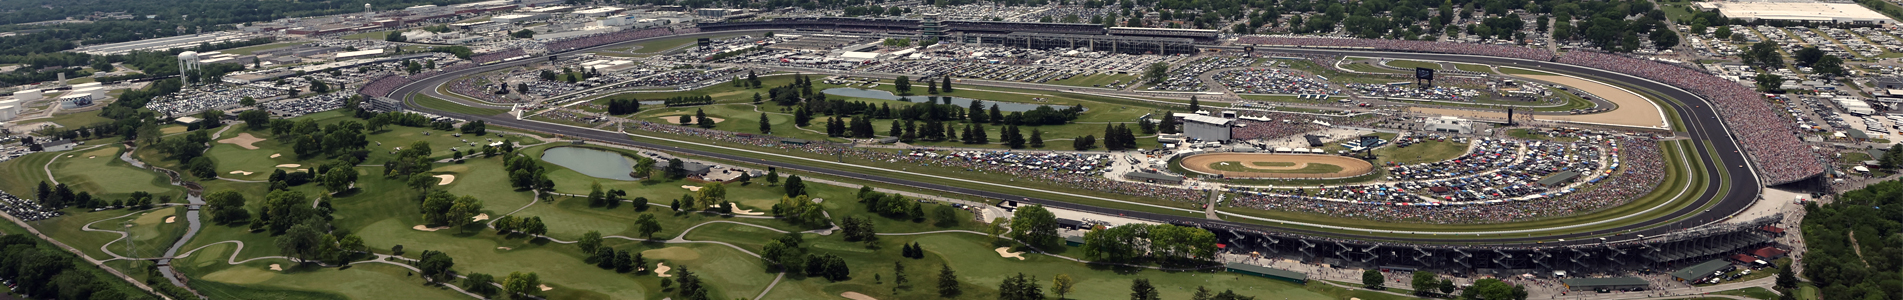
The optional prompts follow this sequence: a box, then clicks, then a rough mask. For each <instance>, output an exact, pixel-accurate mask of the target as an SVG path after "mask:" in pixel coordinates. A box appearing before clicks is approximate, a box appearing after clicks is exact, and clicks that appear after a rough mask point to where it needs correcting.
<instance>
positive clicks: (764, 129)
mask: <svg viewBox="0 0 1903 300" xmlns="http://www.w3.org/2000/svg"><path fill="white" fill-rule="evenodd" d="M756 96H757V94H756ZM760 134H773V123H771V122H768V121H767V118H766V113H760Z"/></svg>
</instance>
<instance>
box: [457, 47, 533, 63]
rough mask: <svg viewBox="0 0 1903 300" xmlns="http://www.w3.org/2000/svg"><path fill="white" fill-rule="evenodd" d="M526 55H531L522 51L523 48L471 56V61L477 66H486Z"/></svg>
mask: <svg viewBox="0 0 1903 300" xmlns="http://www.w3.org/2000/svg"><path fill="white" fill-rule="evenodd" d="M524 55H529V53H528V52H527V51H522V48H514V49H509V50H503V51H496V52H493V53H484V54H477V55H475V56H470V57H469V61H473V62H476V64H486V63H490V62H496V61H501V60H503V59H508V58H511V57H517V56H524Z"/></svg>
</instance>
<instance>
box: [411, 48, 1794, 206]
mask: <svg viewBox="0 0 1903 300" xmlns="http://www.w3.org/2000/svg"><path fill="white" fill-rule="evenodd" d="M611 46H613V45H604V46H599V47H597V48H606V47H611ZM1265 49H1266V48H1265ZM589 50H592V49H589ZM589 50H582V51H589ZM1276 50H1278V51H1288V52H1308V53H1318V54H1320V53H1325V54H1331V55H1340V54H1341V53H1344V52H1368V53H1366V54H1363V55H1378V56H1383V57H1393V58H1404V59H1405V58H1414V59H1430V60H1441V61H1456V62H1469V63H1482V64H1495V65H1520V66H1533V67H1536V68H1541V69H1545V70H1550V71H1556V72H1560V73H1568V74H1573V75H1576V76H1582V77H1587V78H1593V79H1600V80H1606V81H1611V82H1619V83H1622V84H1625V85H1627V86H1635V87H1639V88H1643V89H1649V90H1652V91H1656V92H1659V93H1662V94H1664V96H1665V97H1667V98H1672V99H1676V100H1678V101H1681V102H1683V103H1678V102H1674V103H1670V105H1671V106H1672V107H1673V108H1674V109H1675V110H1676V111H1677V113H1678V114H1679V115H1680V118H1681V119H1683V120H1688V121H1689V122H1688V123H1687V124H1684V125H1685V127H1686V129H1687V130H1688V132H1687V135H1688V137H1689V138H1691V139H1693V140H1695V141H1709V142H1710V144H1709V145H1707V144H1706V143H1693V144H1694V147H1696V148H1697V150H1698V151H1697V153H1695V154H1697V155H1700V156H1705V158H1704V160H1703V162H1702V163H1703V166H1702V168H1699V169H1702V170H1703V171H1704V172H1706V176H1707V178H1717V177H1718V176H1721V175H1729V176H1730V177H1731V180H1732V181H1733V182H1735V183H1736V184H1733V185H1731V186H1730V187H1729V190H1727V192H1728V193H1726V197H1724V198H1722V199H1719V198H1717V194H1718V193H1719V192H1720V189H1721V188H1723V185H1721V184H1720V183H1719V182H1717V181H1715V180H1714V181H1711V182H1707V183H1706V187H1707V189H1706V191H1705V192H1703V193H1701V194H1699V195H1697V198H1696V200H1695V203H1693V205H1690V206H1687V207H1686V208H1684V209H1681V210H1678V211H1673V212H1672V213H1670V214H1668V215H1666V216H1664V217H1661V218H1658V219H1653V220H1648V221H1644V222H1638V223H1636V224H1629V225H1625V226H1619V227H1618V228H1613V229H1605V230H1597V231H1591V232H1570V233H1565V234H1555V235H1546V236H1537V237H1535V236H1527V237H1503V238H1491V239H1478V240H1469V242H1473V241H1480V242H1491V243H1496V244H1532V243H1535V242H1536V241H1539V240H1549V239H1555V238H1560V239H1568V240H1570V241H1567V242H1559V243H1546V244H1584V243H1596V241H1589V240H1587V239H1585V238H1584V237H1590V236H1597V235H1604V234H1644V235H1646V236H1657V235H1662V234H1665V233H1668V232H1671V231H1674V230H1678V229H1681V228H1685V227H1692V226H1695V225H1702V224H1707V223H1712V222H1720V221H1723V220H1725V219H1726V218H1728V217H1729V216H1730V215H1732V214H1735V213H1737V212H1739V211H1742V210H1743V209H1745V208H1746V207H1748V206H1750V204H1751V203H1752V202H1754V201H1756V200H1757V198H1758V197H1759V194H1760V191H1759V187H1760V186H1761V185H1760V184H1758V183H1757V182H1759V180H1758V178H1757V176H1756V174H1755V173H1754V172H1752V171H1751V170H1750V169H1749V168H1748V166H1746V165H1745V164H1746V161H1745V159H1744V157H1743V154H1741V153H1739V152H1737V151H1738V149H1739V147H1738V145H1737V144H1736V142H1735V141H1734V140H1733V139H1732V136H1731V135H1729V134H1728V133H1727V132H1726V129H1725V128H1724V124H1722V122H1719V121H1718V120H1717V119H1716V118H1717V114H1716V113H1715V112H1714V111H1712V109H1711V108H1710V106H1709V104H1708V102H1707V101H1705V100H1704V99H1703V98H1699V97H1697V96H1696V95H1693V94H1691V93H1690V92H1686V91H1684V90H1680V89H1677V88H1675V87H1671V86H1667V85H1665V84H1662V83H1658V82H1653V81H1649V80H1644V79H1641V78H1637V77H1633V76H1630V75H1625V74H1619V73H1613V72H1609V71H1604V70H1598V69H1591V68H1585V67H1579V66H1571V65H1563V64H1557V63H1549V62H1537V61H1528V60H1519V59H1510V58H1497V57H1482V56H1467V55H1448V54H1426V53H1396V52H1372V51H1341V50H1319V49H1276ZM535 61H539V59H526V60H520V61H514V62H508V63H503V64H496V65H489V66H482V67H476V68H470V69H466V70H463V71H459V72H454V73H448V74H443V75H439V76H438V77H434V78H428V79H424V80H420V81H418V82H415V83H411V84H410V85H406V86H404V87H402V88H400V89H398V90H397V91H396V92H395V93H393V94H394V95H397V97H400V99H402V100H403V103H404V106H405V107H407V108H409V109H412V110H419V111H426V112H430V113H435V114H439V115H445V116H451V117H458V118H464V119H469V120H483V121H485V122H488V123H490V124H497V125H498V126H507V127H513V128H521V129H525V130H532V131H539V132H547V133H555V134H563V135H567V136H571V137H577V138H583V139H592V140H597V141H607V142H610V143H616V144H622V145H626V146H634V147H642V148H649V149H660V150H665V151H669V152H679V153H685V154H688V155H696V156H703V157H711V158H716V159H723V160H730V161H736V162H740V163H747V164H757V165H764V166H775V167H779V168H786V169H789V170H797V171H803V172H813V173H821V174H825V175H830V176H838V177H845V178H852V179H857V180H867V181H876V182H885V183H891V184H899V185H906V186H915V187H920V188H925V189H932V190H939V191H945V192H951V193H959V194H965V195H972V196H978V197H985V198H992V199H1020V200H1019V201H1021V202H1028V203H1033V204H1043V205H1048V206H1052V207H1058V208H1064V209H1072V210H1079V211H1087V212H1092V213H1098V214H1105V215H1122V216H1128V217H1134V218H1143V219H1151V220H1161V221H1183V222H1194V223H1205V224H1215V225H1226V226H1236V227H1265V226H1263V225H1256V224H1252V223H1236V222H1227V221H1213V220H1204V219H1202V218H1195V217H1184V216H1176V215H1165V214H1158V213H1150V212H1138V211H1126V210H1119V209H1108V208H1101V207H1094V206H1088V205H1081V204H1075V203H1069V202H1063V201H1054V200H1048V199H1038V198H1027V197H1023V196H1020V195H1017V194H1013V193H1009V192H1005V191H1001V190H1005V189H1014V188H1015V187H1009V186H1001V187H1000V188H998V189H995V190H990V189H988V190H979V189H969V188H961V187H953V186H947V185H942V184H937V183H930V182H920V181H912V180H901V179H892V178H884V177H877V176H867V175H863V174H860V173H858V172H854V171H849V170H840V169H834V168H832V167H828V166H826V165H825V164H824V163H823V162H824V161H819V160H805V161H802V159H774V160H766V159H757V158H753V157H743V156H737V155H731V154H724V153H716V152H712V151H708V150H704V149H703V148H700V147H696V148H679V147H673V146H663V145H659V144H655V143H649V142H642V141H635V140H631V139H630V138H629V137H628V136H627V135H624V134H621V133H617V132H611V131H601V130H592V129H585V128H579V127H572V126H566V125H559V124H551V123H544V122H535V121H526V120H517V119H515V118H513V117H510V116H508V115H506V114H505V115H493V116H476V115H466V114H458V113H450V112H443V111H437V110H433V109H429V108H424V107H420V106H415V105H411V104H410V101H411V100H412V98H414V96H415V95H417V94H434V93H435V89H434V87H436V86H439V85H442V84H444V83H447V82H448V81H450V80H452V79H454V78H457V77H460V76H465V75H467V74H475V73H480V72H485V71H490V70H495V69H500V68H508V67H514V66H519V65H523V64H527V63H530V62H535ZM968 84H980V85H982V84H984V83H982V82H976V81H971V82H970V83H968ZM439 98H441V99H449V100H451V101H460V100H459V99H457V98H455V97H439ZM708 146H709V147H718V146H711V145H708ZM723 148H724V147H723ZM756 153H760V154H762V155H773V154H772V153H764V152H756ZM1710 153H1717V154H1718V155H1716V156H1711V155H1710ZM892 171H895V172H896V171H897V170H892ZM1721 172H1722V173H1721ZM921 175H922V174H921ZM1080 197H1085V198H1098V197H1089V196H1081V195H1080ZM1099 199H1101V198H1099ZM1104 200H1109V201H1117V200H1114V199H1104ZM1714 201H1716V205H1715V206H1714V207H1712V208H1711V209H1704V206H1705V205H1706V204H1711V203H1713V202H1714ZM1169 209H1173V210H1183V209H1179V208H1169ZM1185 211H1189V210H1185ZM1684 216H1689V217H1690V218H1688V219H1685V220H1683V221H1679V222H1677V223H1672V222H1671V221H1670V220H1672V219H1675V218H1677V217H1684ZM1660 225H1664V226H1660ZM1652 226H1658V227H1656V228H1651V229H1640V228H1645V227H1652ZM1276 229H1277V230H1279V231H1286V232H1293V233H1301V234H1310V235H1320V236H1339V237H1347V238H1360V239H1371V240H1402V241H1410V242H1435V241H1439V240H1438V239H1431V238H1425V237H1422V238H1391V237H1381V236H1371V235H1358V234H1340V233H1330V232H1321V231H1316V230H1312V229H1305V228H1276Z"/></svg>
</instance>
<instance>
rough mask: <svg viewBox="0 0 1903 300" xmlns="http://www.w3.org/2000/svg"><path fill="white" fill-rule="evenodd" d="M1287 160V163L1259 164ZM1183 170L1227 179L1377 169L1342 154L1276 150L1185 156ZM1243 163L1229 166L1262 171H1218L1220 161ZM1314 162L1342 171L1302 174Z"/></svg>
mask: <svg viewBox="0 0 1903 300" xmlns="http://www.w3.org/2000/svg"><path fill="white" fill-rule="evenodd" d="M1277 162H1279V163H1287V165H1285V166H1280V165H1274V166H1272V165H1270V164H1258V163H1277ZM1181 163H1182V164H1183V168H1184V169H1188V170H1190V171H1194V172H1198V173H1203V174H1211V175H1222V176H1223V177H1228V178H1343V177H1355V176H1361V175H1362V174H1368V172H1370V171H1374V164H1371V163H1368V161H1365V160H1361V159H1357V158H1353V157H1347V156H1340V155H1315V154H1274V153H1210V154H1197V155H1191V156H1189V157H1184V158H1183V159H1182V161H1181ZM1224 163H1229V164H1238V163H1239V164H1241V165H1239V166H1233V167H1231V168H1229V169H1245V170H1249V169H1253V170H1260V171H1246V172H1245V171H1225V170H1217V168H1219V167H1217V166H1218V165H1219V164H1224ZM1313 165H1333V166H1337V167H1340V168H1339V171H1335V172H1331V173H1299V171H1300V170H1303V169H1307V168H1310V167H1311V166H1313Z"/></svg>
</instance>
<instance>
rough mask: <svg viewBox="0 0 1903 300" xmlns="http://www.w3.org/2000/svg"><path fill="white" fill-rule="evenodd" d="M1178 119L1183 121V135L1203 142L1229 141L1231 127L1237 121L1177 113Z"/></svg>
mask: <svg viewBox="0 0 1903 300" xmlns="http://www.w3.org/2000/svg"><path fill="white" fill-rule="evenodd" d="M1176 118H1177V119H1181V120H1183V135H1184V136H1185V137H1187V138H1191V139H1196V140H1201V141H1212V142H1213V141H1227V140H1229V127H1230V126H1232V125H1235V123H1236V120H1233V119H1225V118H1220V117H1211V116H1205V115H1199V114H1186V113H1177V114H1176Z"/></svg>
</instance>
